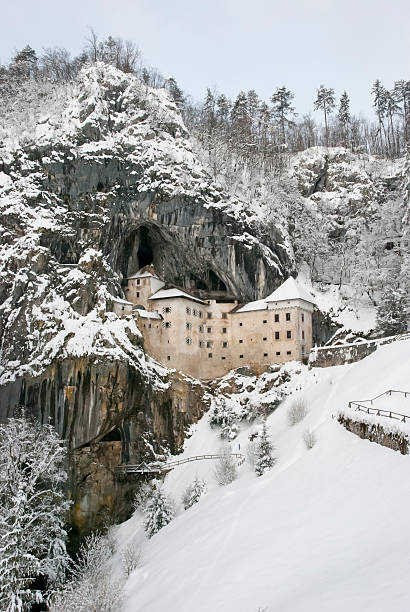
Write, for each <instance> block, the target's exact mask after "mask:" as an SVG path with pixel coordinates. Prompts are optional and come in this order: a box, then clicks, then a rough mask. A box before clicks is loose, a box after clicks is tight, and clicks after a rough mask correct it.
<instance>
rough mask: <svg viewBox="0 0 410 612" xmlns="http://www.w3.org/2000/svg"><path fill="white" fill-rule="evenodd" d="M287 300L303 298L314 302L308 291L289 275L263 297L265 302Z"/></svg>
mask: <svg viewBox="0 0 410 612" xmlns="http://www.w3.org/2000/svg"><path fill="white" fill-rule="evenodd" d="M288 300H304V301H305V302H310V303H311V304H314V303H315V300H314V299H313V297H312V296H311V294H310V293H308V292H307V291H306V289H305V288H304V287H302V285H299V283H298V282H296V281H295V279H294V278H293V277H292V276H290V277H289V278H288V279H287V280H285V282H284V283H282V285H281V286H280V287H278V288H277V289H276V290H275V291H274V292H273V293H271V294H270V295H268V297H267V298H265V302H285V301H288Z"/></svg>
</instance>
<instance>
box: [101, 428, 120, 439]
mask: <svg viewBox="0 0 410 612" xmlns="http://www.w3.org/2000/svg"><path fill="white" fill-rule="evenodd" d="M100 442H121V432H120V430H119V429H118V427H114V429H111V431H109V432H108V433H107V434H105V436H104V437H103V438H101V440H100Z"/></svg>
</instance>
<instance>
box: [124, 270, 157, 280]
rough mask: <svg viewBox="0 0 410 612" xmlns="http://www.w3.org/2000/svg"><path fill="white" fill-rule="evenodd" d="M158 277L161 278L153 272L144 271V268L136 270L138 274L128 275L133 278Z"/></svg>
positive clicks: (128, 277)
mask: <svg viewBox="0 0 410 612" xmlns="http://www.w3.org/2000/svg"><path fill="white" fill-rule="evenodd" d="M149 277H151V278H157V279H158V280H160V278H159V277H158V276H157V275H156V274H152V273H151V272H143V271H142V270H139V271H138V272H136V274H132V275H131V276H127V279H128V280H129V279H132V278H149Z"/></svg>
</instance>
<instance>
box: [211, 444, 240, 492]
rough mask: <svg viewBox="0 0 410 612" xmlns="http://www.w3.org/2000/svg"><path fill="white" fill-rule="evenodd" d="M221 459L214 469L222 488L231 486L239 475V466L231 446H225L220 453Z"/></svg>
mask: <svg viewBox="0 0 410 612" xmlns="http://www.w3.org/2000/svg"><path fill="white" fill-rule="evenodd" d="M219 455H220V456H219V459H217V463H216V466H215V469H214V475H215V479H216V482H217V483H218V484H219V485H220V486H225V485H228V484H231V482H233V481H234V480H235V479H236V477H237V475H238V471H237V466H236V461H235V457H233V456H232V453H231V449H230V447H229V446H224V447H223V448H221V449H220V451H219Z"/></svg>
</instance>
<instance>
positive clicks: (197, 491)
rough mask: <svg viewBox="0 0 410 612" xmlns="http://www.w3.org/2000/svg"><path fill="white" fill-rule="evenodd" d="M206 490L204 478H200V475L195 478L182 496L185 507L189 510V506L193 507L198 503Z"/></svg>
mask: <svg viewBox="0 0 410 612" xmlns="http://www.w3.org/2000/svg"><path fill="white" fill-rule="evenodd" d="M206 492H207V488H206V482H205V481H204V480H199V478H198V477H197V478H195V480H194V481H193V482H192V483H191V484H190V485H189V487H188V488H187V489H186V491H185V493H184V496H183V498H182V503H183V504H184V509H185V510H188V508H191V506H193V505H194V504H196V503H198V502H199V500H200V498H201V497H202V496H203V495H205V494H206Z"/></svg>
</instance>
